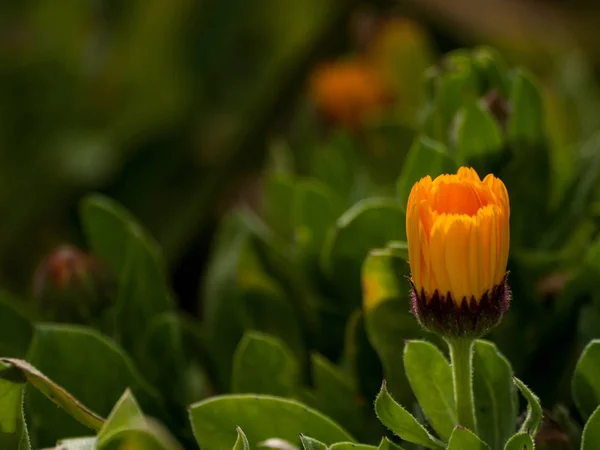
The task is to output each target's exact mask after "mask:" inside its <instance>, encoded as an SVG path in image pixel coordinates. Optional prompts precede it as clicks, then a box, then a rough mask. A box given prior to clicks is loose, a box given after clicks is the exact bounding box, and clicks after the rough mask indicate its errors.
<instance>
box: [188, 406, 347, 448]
mask: <svg viewBox="0 0 600 450" xmlns="http://www.w3.org/2000/svg"><path fill="white" fill-rule="evenodd" d="M190 420H191V423H192V429H193V431H194V435H195V436H196V441H197V442H198V444H199V445H200V448H202V449H203V450H220V449H222V448H226V447H228V446H230V445H231V442H233V441H234V440H235V437H236V433H235V429H236V426H240V427H241V428H242V429H243V430H244V432H245V433H246V436H247V437H248V441H249V442H250V445H256V443H258V442H262V441H264V440H266V439H270V438H278V439H283V440H286V441H289V442H291V443H292V444H294V445H300V441H299V436H300V433H306V434H307V435H310V436H314V438H315V439H318V440H320V441H325V442H343V441H353V440H354V439H353V438H352V436H350V435H349V434H348V433H347V432H346V431H345V430H343V429H342V428H341V427H340V426H339V425H337V424H336V423H335V422H333V421H332V420H331V419H328V418H327V417H325V416H323V415H321V414H320V413H318V412H317V411H315V410H313V409H311V408H308V407H307V406H305V405H303V404H302V403H299V402H296V401H293V400H288V399H283V398H278V397H271V396H267V395H224V396H217V397H212V398H210V399H208V400H205V401H202V402H199V403H196V404H194V405H192V406H191V407H190Z"/></svg>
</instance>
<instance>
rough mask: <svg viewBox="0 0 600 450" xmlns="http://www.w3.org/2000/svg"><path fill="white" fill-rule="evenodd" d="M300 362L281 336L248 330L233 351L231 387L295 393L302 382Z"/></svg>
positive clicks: (258, 391) (271, 393) (281, 394)
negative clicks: (278, 337)
mask: <svg viewBox="0 0 600 450" xmlns="http://www.w3.org/2000/svg"><path fill="white" fill-rule="evenodd" d="M299 378H300V374H299V366H298V362H297V361H296V359H295V357H294V355H293V354H292V352H291V351H290V350H289V348H287V347H286V346H285V344H284V343H283V342H281V341H280V340H278V339H276V338H273V337H272V336H269V335H266V334H264V333H259V332H256V331H251V332H248V333H246V334H245V335H244V337H243V338H242V340H241V341H240V343H239V345H238V348H237V349H236V351H235V353H234V355H233V372H232V382H231V390H232V392H234V393H254V394H270V395H280V396H287V397H292V396H294V394H295V392H296V389H297V388H298V384H299Z"/></svg>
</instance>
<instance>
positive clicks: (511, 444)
mask: <svg viewBox="0 0 600 450" xmlns="http://www.w3.org/2000/svg"><path fill="white" fill-rule="evenodd" d="M534 448H535V446H534V443H533V439H532V438H531V436H530V435H529V434H528V433H525V432H520V433H517V434H515V435H514V436H512V437H511V438H510V439H509V440H508V441H507V442H506V446H505V447H504V450H533V449H534Z"/></svg>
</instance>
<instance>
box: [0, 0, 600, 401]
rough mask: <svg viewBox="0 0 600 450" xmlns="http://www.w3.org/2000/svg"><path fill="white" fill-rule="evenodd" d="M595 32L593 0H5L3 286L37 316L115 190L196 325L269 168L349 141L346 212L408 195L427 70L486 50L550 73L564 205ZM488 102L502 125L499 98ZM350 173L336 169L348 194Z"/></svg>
mask: <svg viewBox="0 0 600 450" xmlns="http://www.w3.org/2000/svg"><path fill="white" fill-rule="evenodd" d="M598 20H600V8H598V7H596V6H592V4H591V3H588V2H568V3H566V2H559V1H551V0H537V1H527V2H525V1H516V0H510V1H509V0H493V1H492V0H489V1H486V2H479V1H477V0H460V1H454V2H451V3H449V2H445V1H443V0H418V1H417V0H414V1H413V0H404V1H400V0H398V1H385V0H380V1H372V2H365V1H354V0H302V1H291V0H288V1H279V2H273V1H267V0H255V1H252V2H250V1H246V0H204V1H190V0H173V1H170V2H166V1H162V0H143V1H142V0H132V1H129V2H121V1H115V0H89V1H81V0H77V1H75V0H63V1H60V2H56V1H50V0H37V1H33V0H24V1H17V0H4V1H3V2H2V3H1V5H0V215H1V216H2V226H1V227H0V285H1V286H2V288H3V289H5V290H7V291H10V292H11V295H13V296H15V297H17V298H20V299H22V300H21V301H20V302H21V305H22V306H23V308H25V309H28V310H29V311H30V313H31V314H33V315H35V314H38V312H36V310H35V308H34V307H33V304H34V303H33V301H31V299H32V298H33V297H39V295H41V294H40V292H42V291H43V290H44V286H43V285H44V283H45V282H46V281H47V280H46V281H45V278H44V277H45V276H47V272H48V270H54V272H52V273H53V274H54V275H53V276H56V277H59V276H60V272H61V270H62V268H63V265H64V264H65V261H69V258H71V257H72V253H69V252H70V251H75V250H72V249H70V250H69V249H67V250H66V253H65V249H64V248H63V249H62V253H61V252H58V253H56V249H57V248H58V247H59V246H61V245H64V244H70V245H72V246H74V247H76V248H82V249H85V247H86V244H85V242H86V241H85V239H84V236H83V232H82V230H81V226H80V223H79V219H78V209H79V203H80V200H81V198H82V197H83V196H84V195H85V194H87V193H89V192H100V193H102V194H105V195H107V196H109V197H111V198H113V199H115V200H116V201H118V202H120V203H121V204H123V205H124V206H125V207H126V208H127V209H128V210H130V211H131V212H132V214H133V215H134V216H136V217H137V218H138V219H139V221H140V223H142V224H144V226H145V227H146V228H147V229H148V230H149V232H150V234H151V235H153V236H154V237H155V238H156V240H157V241H158V244H159V245H160V247H161V248H162V249H163V252H164V255H165V259H166V261H167V267H168V271H169V275H170V280H171V283H172V286H173V290H174V292H175V294H176V298H177V302H178V303H179V305H180V307H181V308H182V309H183V310H185V311H186V312H187V313H189V314H190V315H192V316H201V315H202V313H201V311H202V304H203V296H202V294H201V293H202V286H203V282H204V274H205V273H206V266H207V261H208V260H209V258H210V255H211V251H212V249H213V243H214V240H215V233H216V231H217V229H218V227H219V224H220V222H221V220H222V218H223V217H224V216H225V215H227V214H228V212H229V211H230V210H231V209H232V208H234V207H236V206H239V205H240V204H245V205H249V206H250V207H251V208H257V205H259V204H260V203H261V199H262V198H263V192H264V189H263V187H264V183H263V182H264V178H265V177H264V176H263V174H264V173H265V170H267V169H268V170H269V171H270V172H278V171H280V172H286V171H291V170H293V171H294V172H296V173H299V174H302V173H307V172H309V171H312V172H311V173H314V170H315V169H314V164H313V163H312V162H311V161H313V160H312V159H311V160H310V161H309V158H308V157H307V156H306V155H309V154H314V153H315V152H317V153H318V152H326V151H327V148H328V147H329V146H332V145H336V146H339V145H340V144H339V143H340V142H342V143H343V144H342V145H347V146H348V147H349V148H350V151H351V153H352V154H353V155H354V156H356V158H357V159H358V161H359V163H358V166H359V167H360V168H361V169H360V170H358V171H357V172H356V177H357V178H356V179H354V180H352V183H353V193H352V194H351V195H350V199H351V200H353V201H356V200H358V199H360V198H364V197H365V195H366V194H368V195H382V196H391V195H394V193H395V189H396V188H395V180H396V179H397V177H398V175H399V173H400V171H401V169H402V167H403V164H404V161H405V158H406V155H407V153H408V150H409V147H410V146H411V144H412V142H413V138H414V137H415V136H416V135H417V133H418V130H419V127H420V123H421V119H422V117H421V115H422V113H423V112H422V110H421V109H420V107H421V105H422V104H423V101H424V99H425V97H426V95H427V83H426V79H424V77H423V75H424V73H425V72H426V69H427V68H429V67H434V68H435V67H441V61H442V55H443V54H445V53H447V52H449V51H452V50H455V49H458V48H470V47H475V46H480V45H489V46H491V47H494V48H495V49H496V50H498V52H499V53H500V54H501V55H502V57H503V58H504V59H505V60H506V61H507V63H508V65H510V66H515V65H516V66H523V67H525V68H527V69H528V70H529V71H530V72H531V73H533V74H534V75H535V76H536V77H537V78H538V80H539V86H540V89H541V91H542V93H543V98H544V120H545V121H546V124H547V133H548V139H549V144H548V145H549V147H550V162H549V167H550V169H549V173H550V174H551V175H552V178H553V184H552V188H551V190H552V195H551V196H550V197H551V198H550V203H551V204H553V205H560V204H561V201H562V199H563V197H564V193H565V192H567V191H568V186H570V184H571V182H572V181H573V179H574V178H576V177H577V176H578V175H577V173H578V172H577V164H576V163H575V162H574V153H573V152H574V149H575V148H579V147H578V146H579V144H580V143H582V142H586V141H587V140H588V138H590V137H591V136H592V135H593V133H594V132H595V131H597V130H598V129H599V128H600V114H599V112H600V90H599V88H598V74H597V68H598V65H599V63H600V45H598V40H597V23H598ZM424 80H425V81H424ZM486 101H487V102H488V107H489V109H490V111H492V113H494V116H495V118H496V119H498V121H499V123H501V122H502V120H503V119H502V115H503V114H504V115H506V114H507V111H505V110H504V109H503V104H502V102H501V101H500V100H498V98H495V97H493V95H492V96H491V97H489V98H487V99H486ZM332 143H333V144H332ZM344 143H345V144H344ZM594 151H595V147H594ZM343 162H344V161H341V162H340V161H338V162H337V163H334V162H332V161H329V162H327V161H325V162H323V161H321V164H322V167H321V170H324V171H327V170H328V169H331V168H333V169H332V170H331V172H333V175H332V177H333V178H334V179H335V178H336V176H337V174H338V172H339V171H343V170H344V169H343ZM336 164H337V165H336ZM528 164H534V165H535V164H536V161H535V160H530V162H529V163H528ZM339 178H340V183H341V184H343V183H344V179H343V177H339ZM595 180H596V179H595V178H594V179H593V180H592V184H593V183H595ZM332 183H334V184H335V181H333V182H332ZM340 189H341V190H343V186H341V188H340ZM523 189H528V188H526V187H523ZM592 190H593V195H592V197H593V201H591V205H592V206H591V207H590V208H589V209H586V212H589V214H588V215H586V221H588V220H589V219H590V217H592V218H594V217H596V216H597V213H600V208H599V207H598V203H597V201H596V200H595V199H596V198H597V191H598V189H597V188H595V187H594V189H592ZM511 195H519V193H518V192H511ZM348 204H351V202H349V203H348ZM586 208H587V206H586ZM590 211H591V212H590ZM340 212H343V210H342V211H340ZM315 214H318V213H317V212H315ZM576 217H578V216H576ZM543 220H545V219H544V217H543V216H540V217H539V221H540V222H541V221H543ZM577 220H580V221H581V223H580V222H577ZM587 223H588V222H586V224H587ZM529 225H531V226H532V227H533V228H535V224H533V225H532V224H531V223H530V224H529ZM529 225H528V226H529ZM574 225H575V228H577V229H578V230H579V229H580V227H578V225H583V218H581V219H575V223H574ZM592 229H593V230H592V231H589V230H588V232H587V234H586V236H587V237H588V239H583V240H582V242H584V244H582V245H579V246H574V247H571V253H569V255H568V258H566V259H569V258H570V260H569V261H571V260H575V259H577V258H579V259H581V257H582V255H583V252H584V248H583V247H585V245H587V243H589V242H590V239H591V236H593V235H595V230H596V229H597V228H595V227H592ZM581 233H586V232H584V231H581ZM525 235H526V233H519V236H525ZM523 239H524V240H525V238H523ZM53 252H55V253H53ZM48 255H51V257H50V259H49V260H48V259H45V258H46V257H47V256H48ZM65 255H66V256H65ZM563 256H564V255H563ZM65 258H66V259H65ZM559 266H560V265H558V266H557V265H556V264H555V265H552V273H547V271H546V272H544V273H543V276H542V275H540V276H539V277H537V278H535V279H534V280H533V281H534V282H535V283H536V284H535V285H536V286H537V287H538V288H539V289H538V290H539V292H541V293H542V295H541V296H540V298H542V301H547V300H548V299H552V298H553V295H555V294H556V292H557V291H560V290H561V288H562V287H563V286H564V284H565V282H566V281H565V280H566V275H565V273H564V271H563V270H560V269H561V267H559ZM563 266H565V264H563ZM48 267H50V269H48ZM556 267H558V269H557V270H556V271H554V269H555V268H556ZM529 281H530V282H531V281H532V280H529ZM517 283H518V281H517ZM532 284H533V283H532ZM536 289H537V288H536ZM529 319H531V316H530V317H529ZM588 328H589V327H588ZM588 331H589V330H588ZM525 339H526V337H525ZM546 350H547V349H546ZM546 350H544V351H546ZM325 353H326V352H325ZM515 364H517V365H518V362H517V363H515ZM531 379H532V380H533V379H535V377H534V376H533V375H532V376H531ZM525 381H528V382H529V381H530V380H529V379H527V377H526V376H525ZM534 384H535V382H534ZM538 385H543V380H540V381H539V382H538ZM534 387H538V386H534ZM540 389H541V390H542V393H543V392H544V391H543V388H540Z"/></svg>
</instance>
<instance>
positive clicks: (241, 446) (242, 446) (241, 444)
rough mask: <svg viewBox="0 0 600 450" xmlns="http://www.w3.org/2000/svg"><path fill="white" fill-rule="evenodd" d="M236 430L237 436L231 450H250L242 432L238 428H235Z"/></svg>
mask: <svg viewBox="0 0 600 450" xmlns="http://www.w3.org/2000/svg"><path fill="white" fill-rule="evenodd" d="M236 430H237V434H238V436H237V439H236V440H235V445H234V446H233V450H250V444H249V443H248V438H247V437H246V435H245V434H244V431H243V430H242V429H241V428H240V427H236Z"/></svg>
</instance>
